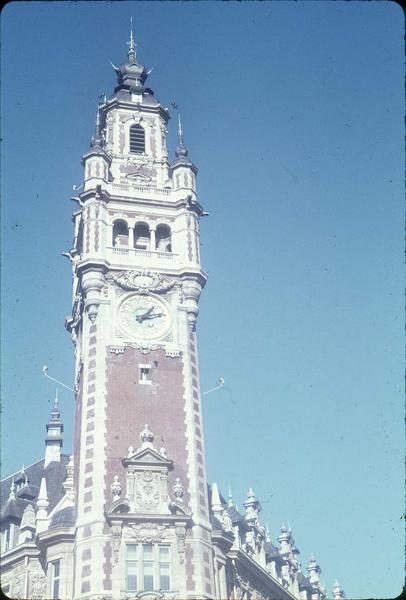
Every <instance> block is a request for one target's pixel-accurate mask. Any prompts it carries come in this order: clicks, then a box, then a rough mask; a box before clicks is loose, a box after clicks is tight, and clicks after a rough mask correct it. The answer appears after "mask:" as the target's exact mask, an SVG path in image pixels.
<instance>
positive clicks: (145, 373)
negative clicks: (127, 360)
mask: <svg viewBox="0 0 406 600" xmlns="http://www.w3.org/2000/svg"><path fill="white" fill-rule="evenodd" d="M139 368H140V377H139V383H141V384H147V385H149V384H150V383H151V379H150V372H151V365H139Z"/></svg>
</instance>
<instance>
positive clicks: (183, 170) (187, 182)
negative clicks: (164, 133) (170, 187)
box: [172, 115, 197, 191]
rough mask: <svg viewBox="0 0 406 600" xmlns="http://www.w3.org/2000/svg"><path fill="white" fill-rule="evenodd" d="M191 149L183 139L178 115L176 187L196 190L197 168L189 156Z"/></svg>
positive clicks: (174, 165) (173, 175)
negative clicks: (189, 149)
mask: <svg viewBox="0 0 406 600" xmlns="http://www.w3.org/2000/svg"><path fill="white" fill-rule="evenodd" d="M188 154H189V151H188V149H187V147H186V146H185V142H184V139H183V128H182V123H181V120H180V115H178V145H177V147H176V151H175V156H176V159H175V161H174V162H173V165H172V178H173V181H174V184H175V189H179V188H185V189H188V190H192V191H195V187H196V185H195V177H196V175H197V168H196V166H195V165H194V164H193V162H192V161H191V160H190V158H189V157H188Z"/></svg>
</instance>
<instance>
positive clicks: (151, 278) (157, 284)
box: [113, 270, 176, 294]
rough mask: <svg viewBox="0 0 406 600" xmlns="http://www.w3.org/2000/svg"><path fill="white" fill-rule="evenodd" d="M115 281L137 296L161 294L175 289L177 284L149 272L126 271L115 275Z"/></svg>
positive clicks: (167, 278)
mask: <svg viewBox="0 0 406 600" xmlns="http://www.w3.org/2000/svg"><path fill="white" fill-rule="evenodd" d="M113 279H114V281H115V282H116V283H117V284H118V285H119V286H120V287H122V288H123V289H124V290H133V291H134V292H135V293H136V294H149V293H150V292H154V293H155V294H161V293H163V292H167V291H168V290H170V289H171V288H173V286H174V285H175V283H176V281H175V280H173V279H169V277H166V276H165V275H161V274H160V273H154V272H151V271H147V270H142V271H124V272H122V273H119V274H118V275H113Z"/></svg>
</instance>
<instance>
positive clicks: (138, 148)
mask: <svg viewBox="0 0 406 600" xmlns="http://www.w3.org/2000/svg"><path fill="white" fill-rule="evenodd" d="M130 152H131V153H132V154H142V153H143V152H145V129H144V128H143V127H142V126H141V125H131V127H130Z"/></svg>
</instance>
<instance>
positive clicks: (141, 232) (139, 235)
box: [134, 223, 149, 250]
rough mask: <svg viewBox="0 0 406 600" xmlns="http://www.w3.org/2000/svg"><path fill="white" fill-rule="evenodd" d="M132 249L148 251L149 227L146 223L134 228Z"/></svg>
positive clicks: (138, 224)
mask: <svg viewBox="0 0 406 600" xmlns="http://www.w3.org/2000/svg"><path fill="white" fill-rule="evenodd" d="M134 248H137V249H138V250H149V227H148V225H147V224H146V223H137V225H136V226H135V227H134Z"/></svg>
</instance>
